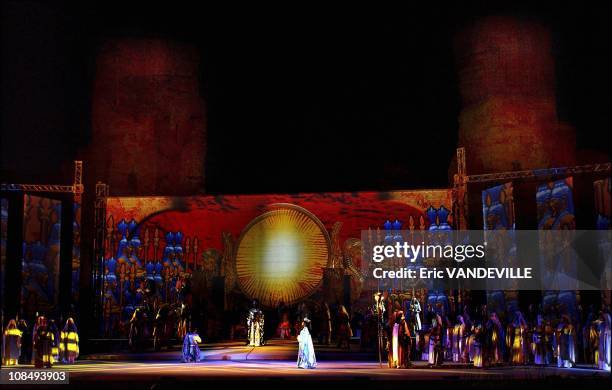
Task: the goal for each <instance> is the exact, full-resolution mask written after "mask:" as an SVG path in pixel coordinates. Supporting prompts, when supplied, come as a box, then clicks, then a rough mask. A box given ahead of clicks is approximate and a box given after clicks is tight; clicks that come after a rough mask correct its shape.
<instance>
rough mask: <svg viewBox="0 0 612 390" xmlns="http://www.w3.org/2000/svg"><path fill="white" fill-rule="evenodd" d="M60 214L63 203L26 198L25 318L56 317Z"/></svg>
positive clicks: (23, 305)
mask: <svg viewBox="0 0 612 390" xmlns="http://www.w3.org/2000/svg"><path fill="white" fill-rule="evenodd" d="M61 214H62V204H61V201H59V200H54V199H49V198H44V197H40V196H34V195H24V210H23V259H22V290H21V311H22V317H25V318H28V319H31V318H32V317H33V316H34V315H35V314H36V313H37V312H39V313H44V314H46V315H53V314H57V313H56V310H57V308H58V303H59V302H58V296H59V268H60V233H61Z"/></svg>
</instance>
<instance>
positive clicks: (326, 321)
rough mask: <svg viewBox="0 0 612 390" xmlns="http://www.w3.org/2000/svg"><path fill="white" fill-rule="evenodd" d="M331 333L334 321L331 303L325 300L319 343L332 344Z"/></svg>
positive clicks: (320, 323)
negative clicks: (332, 319)
mask: <svg viewBox="0 0 612 390" xmlns="http://www.w3.org/2000/svg"><path fill="white" fill-rule="evenodd" d="M331 333H332V323H331V313H330V311H329V305H328V304H327V302H323V306H322V307H321V312H320V319H319V344H324V345H329V344H331Z"/></svg>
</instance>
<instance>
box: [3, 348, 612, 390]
mask: <svg viewBox="0 0 612 390" xmlns="http://www.w3.org/2000/svg"><path fill="white" fill-rule="evenodd" d="M315 348H316V347H315ZM316 351H317V353H318V354H320V356H321V357H322V358H323V359H319V363H318V367H317V368H316V369H314V370H303V369H299V368H297V367H296V361H295V360H296V354H297V343H295V342H291V341H280V340H279V341H276V342H271V343H269V345H266V346H263V347H257V348H251V347H245V346H244V345H243V343H235V342H234V343H218V344H211V345H206V344H205V345H204V348H203V352H204V361H202V362H200V363H180V362H179V358H180V352H179V351H178V350H169V351H163V352H150V353H142V354H96V355H89V356H84V359H83V360H79V361H78V362H77V363H76V364H74V365H56V366H54V368H53V370H66V371H68V372H69V377H70V384H71V385H76V386H79V387H81V386H86V387H87V388H88V389H90V390H93V389H97V388H105V389H108V388H109V385H111V384H112V390H117V389H120V388H129V389H131V390H134V389H137V388H151V387H152V386H154V387H155V388H156V389H160V388H172V389H173V390H178V388H177V387H176V385H177V384H188V383H190V382H210V381H215V383H227V384H230V383H231V384H232V385H233V384H237V383H240V382H243V381H244V380H254V381H258V382H264V383H272V382H280V383H293V384H300V383H304V384H305V383H317V382H318V383H321V381H325V382H329V383H331V384H347V383H348V384H357V383H364V382H365V383H370V384H373V383H376V384H377V389H378V388H386V387H387V386H386V385H390V386H394V385H398V384H401V382H406V381H418V382H419V383H421V384H423V385H425V384H426V382H432V383H437V384H440V385H442V387H446V386H445V385H448V384H450V383H453V389H456V388H458V387H469V388H480V387H482V388H491V387H495V388H496V389H503V388H513V389H517V388H520V389H521V390H523V389H524V388H525V387H531V385H534V386H535V385H537V386H542V384H543V382H547V384H546V386H547V387H549V386H556V385H557V384H559V385H568V384H569V383H571V382H574V385H576V386H580V387H581V388H582V389H587V388H588V389H589V390H591V389H594V388H607V387H608V385H609V380H610V375H609V374H608V373H604V372H602V371H598V370H594V369H590V368H575V369H558V368H556V367H500V368H489V369H479V368H474V367H471V366H468V365H457V364H452V363H446V364H444V365H443V366H442V367H438V368H428V367H427V364H426V363H425V362H415V364H414V367H413V368H410V369H403V370H401V369H390V368H387V367H386V365H385V364H384V362H383V368H380V366H379V363H378V362H377V361H374V360H373V359H372V358H371V355H372V354H371V353H368V356H369V357H370V358H369V360H351V359H350V357H351V356H356V357H358V358H364V356H365V354H361V353H360V352H357V351H354V352H351V353H347V352H346V351H343V350H338V349H336V348H334V347H320V348H318V349H317V350H316ZM20 368H24V367H20ZM25 368H31V366H25ZM3 369H6V368H3ZM21 388H23V387H21ZM261 390H263V389H261Z"/></svg>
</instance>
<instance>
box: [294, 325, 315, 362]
mask: <svg viewBox="0 0 612 390" xmlns="http://www.w3.org/2000/svg"><path fill="white" fill-rule="evenodd" d="M309 326H310V320H309V319H308V317H304V318H303V319H302V330H301V331H300V334H298V336H297V340H298V345H299V347H298V359H297V366H298V368H316V367H317V359H316V357H315V352H314V346H313V345H312V337H311V336H310V331H309V330H308V327H309Z"/></svg>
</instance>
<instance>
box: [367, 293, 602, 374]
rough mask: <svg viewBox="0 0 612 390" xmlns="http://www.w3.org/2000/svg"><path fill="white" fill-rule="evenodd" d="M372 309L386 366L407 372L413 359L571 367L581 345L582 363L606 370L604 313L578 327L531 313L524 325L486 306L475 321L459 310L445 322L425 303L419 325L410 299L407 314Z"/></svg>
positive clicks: (439, 362)
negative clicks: (491, 310)
mask: <svg viewBox="0 0 612 390" xmlns="http://www.w3.org/2000/svg"><path fill="white" fill-rule="evenodd" d="M377 311H378V314H379V317H378V318H379V319H380V321H381V323H380V329H381V331H382V337H381V338H382V340H383V342H382V343H380V344H381V345H380V347H379V348H381V350H382V349H384V350H385V351H386V355H387V360H388V366H389V367H392V368H408V367H410V366H411V361H413V360H424V361H427V362H428V364H429V365H430V366H440V365H442V363H443V362H444V361H450V362H453V363H465V364H468V363H470V364H473V365H474V366H475V367H492V366H498V365H528V364H532V365H539V366H545V365H554V366H557V367H560V368H571V367H575V366H576V363H577V361H578V353H579V352H578V351H579V346H582V349H583V356H582V357H581V361H582V362H584V363H586V364H593V365H596V366H597V368H598V369H601V370H606V371H610V362H611V352H610V351H611V350H610V347H611V346H610V343H611V330H610V329H611V319H610V318H611V317H610V313H609V312H608V311H605V310H602V311H601V312H599V314H598V315H597V316H595V315H592V314H591V315H590V316H589V317H588V318H587V320H586V324H585V325H584V326H583V327H579V326H578V325H576V324H575V323H573V322H572V321H571V319H570V317H569V316H568V315H562V316H561V318H560V319H559V320H557V321H554V320H551V319H544V317H543V315H542V314H537V316H536V317H535V318H534V319H533V320H531V321H528V320H527V319H526V318H525V316H523V314H522V313H521V312H520V311H515V312H514V313H513V315H511V316H509V317H511V318H510V319H509V320H508V321H504V322H502V321H501V320H500V318H499V316H498V315H497V313H496V312H488V313H487V311H486V308H484V312H485V313H487V315H485V316H481V317H480V318H478V319H474V320H472V319H471V316H470V314H469V313H468V311H467V310H465V311H464V312H463V313H462V314H460V315H457V316H456V318H455V320H454V321H451V319H450V318H449V317H448V316H446V315H445V312H444V310H443V308H442V306H441V305H439V306H438V307H437V308H433V307H432V306H431V305H428V307H427V309H426V310H425V312H424V313H422V316H423V321H421V309H420V304H419V302H418V300H416V299H415V298H413V300H412V303H411V304H410V309H409V311H408V313H404V311H403V310H401V309H392V310H390V311H391V312H390V313H387V312H386V311H387V309H386V308H385V307H384V305H378V307H377Z"/></svg>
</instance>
